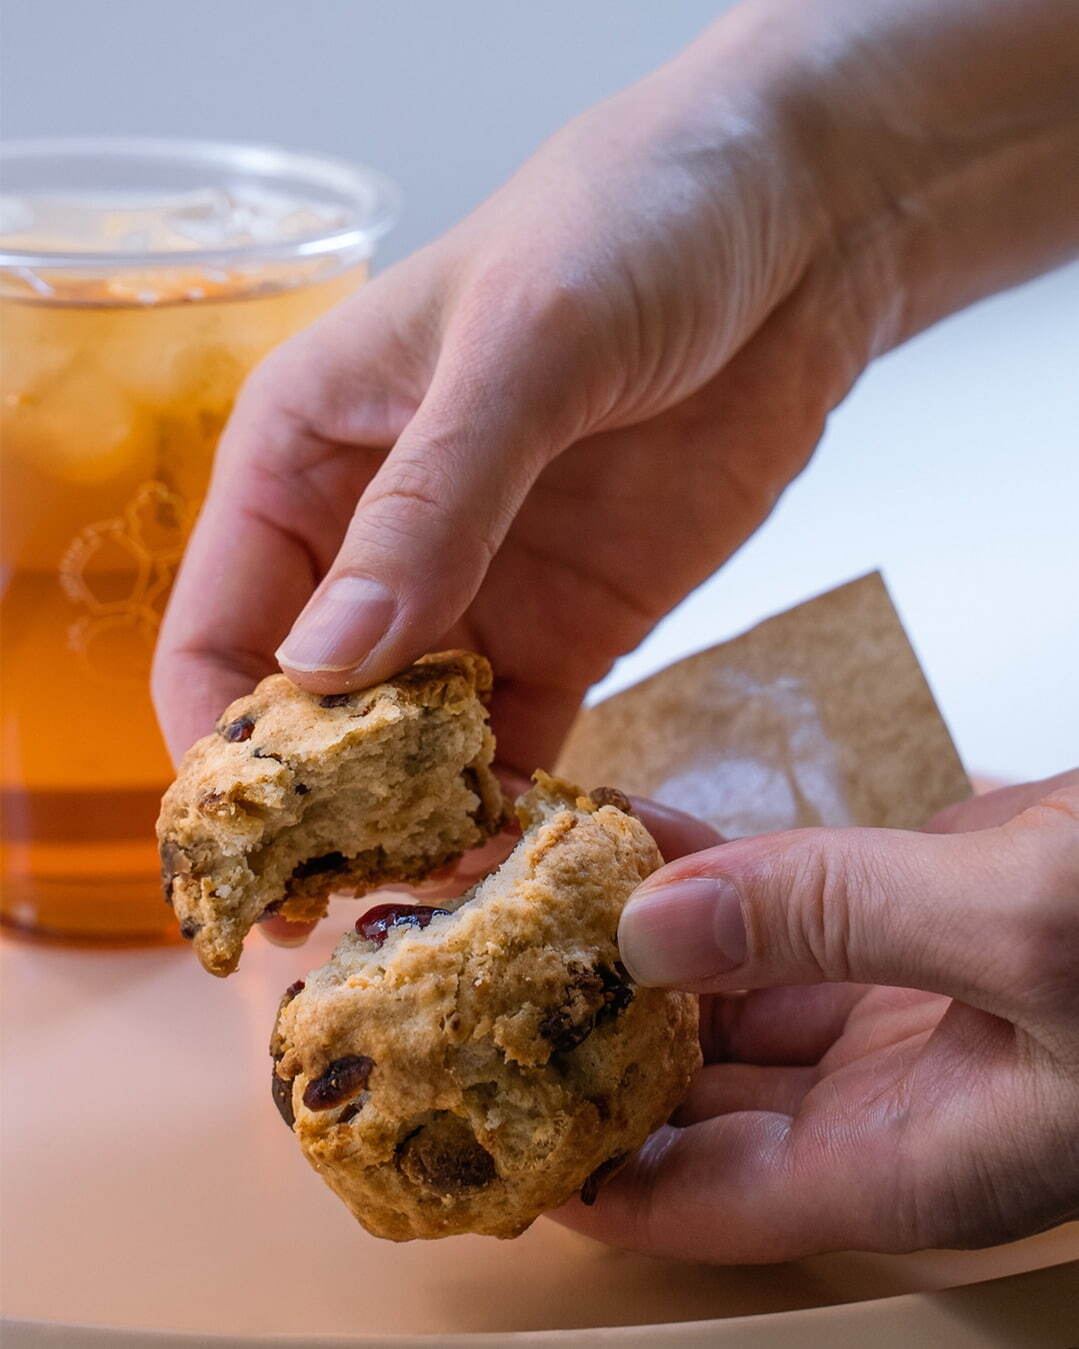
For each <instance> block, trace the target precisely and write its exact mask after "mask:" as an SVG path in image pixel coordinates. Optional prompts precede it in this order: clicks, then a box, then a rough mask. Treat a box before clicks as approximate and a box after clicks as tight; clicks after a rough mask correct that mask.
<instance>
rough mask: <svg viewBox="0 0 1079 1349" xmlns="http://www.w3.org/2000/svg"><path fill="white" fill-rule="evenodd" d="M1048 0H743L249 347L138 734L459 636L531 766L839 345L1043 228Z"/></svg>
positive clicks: (187, 727) (178, 740)
mask: <svg viewBox="0 0 1079 1349" xmlns="http://www.w3.org/2000/svg"><path fill="white" fill-rule="evenodd" d="M1066 8H1067V6H1063V7H1062V6H1059V5H1050V4H1048V3H1046V0H1023V2H1022V3H1017V0H981V3H979V4H978V5H976V6H973V7H972V6H970V5H969V4H966V3H964V2H963V0H951V2H950V3H946V4H942V3H941V0H918V2H917V3H905V4H895V3H881V0H872V3H870V0H867V2H866V3H865V4H864V5H862V4H860V5H852V4H850V3H849V0H844V2H843V3H837V0H813V3H807V4H804V5H796V6H792V5H790V4H789V3H788V2H786V0H751V2H750V3H748V4H745V5H742V6H739V7H737V8H736V9H734V10H732V11H731V12H730V13H729V14H727V15H726V16H724V18H723V19H721V20H720V22H719V23H718V24H716V25H715V26H714V27H713V28H712V29H711V30H709V32H708V33H706V34H705V35H704V36H703V37H702V38H701V39H700V40H699V41H698V42H697V43H696V44H694V46H693V47H691V48H689V50H688V51H687V52H685V53H684V54H683V55H682V56H681V57H679V58H678V59H677V60H676V61H674V62H672V63H671V64H670V65H669V66H667V67H665V68H664V69H663V70H660V71H658V72H657V73H656V74H654V75H652V76H650V77H649V78H648V79H646V80H645V81H643V82H642V83H641V84H640V85H638V86H636V87H635V88H633V89H630V90H628V91H626V92H625V93H623V94H621V95H619V96H617V97H616V98H613V99H611V100H609V101H608V102H606V103H604V104H602V105H600V106H599V107H597V108H595V109H593V110H592V111H590V112H589V113H587V114H586V115H585V116H583V117H581V118H578V119H577V120H576V121H575V122H573V123H571V124H570V125H569V126H568V127H567V128H566V129H565V130H563V131H562V132H560V133H559V134H558V135H557V136H555V137H554V138H553V139H552V140H551V141H550V142H549V143H548V144H547V145H546V146H544V147H543V149H542V150H541V151H540V152H539V153H538V154H537V155H536V156H535V157H534V158H533V159H532V160H531V161H530V162H529V163H528V164H527V165H526V166H525V167H524V169H523V170H522V171H521V172H520V173H519V174H518V175H517V176H516V177H515V178H514V179H512V180H511V181H510V182H509V183H508V184H507V185H506V187H504V188H503V189H502V190H501V191H499V192H498V193H496V194H495V195H494V196H493V197H492V198H491V199H490V200H489V201H488V202H487V203H485V204H484V205H483V206H482V207H481V208H480V209H479V210H478V211H477V212H475V214H474V215H473V216H471V217H470V218H469V219H468V220H466V221H465V222H464V223H463V224H462V225H460V226H459V227H458V228H456V229H455V230H453V231H452V232H451V233H450V234H448V235H447V236H446V237H444V238H443V239H442V240H440V241H439V242H438V243H436V244H434V245H433V246H431V247H430V248H427V249H425V250H423V251H421V252H420V253H418V254H416V255H415V256H414V257H412V258H410V259H409V260H407V261H406V262H404V263H403V264H401V265H400V266H398V267H395V268H393V269H392V270H390V271H389V272H387V273H385V274H384V275H382V276H381V277H379V278H378V279H377V280H375V281H374V282H372V283H371V284H370V285H368V286H366V287H364V288H363V289H362V290H361V291H360V292H359V293H358V294H357V295H356V296H355V297H354V298H352V299H350V300H348V301H347V302H346V303H345V304H343V305H342V306H340V307H339V308H338V309H336V310H335V311H333V312H332V313H330V314H329V315H328V316H327V317H326V318H324V319H323V320H322V321H321V322H319V323H317V324H315V325H314V326H313V327H312V328H310V329H309V330H308V331H306V332H305V333H302V334H301V335H299V336H298V337H296V338H295V339H294V340H293V341H291V342H289V343H287V344H286V345H285V346H284V347H282V348H280V349H279V350H278V351H277V352H276V353H275V354H273V355H271V357H270V358H269V360H268V361H267V362H266V363H265V364H264V365H263V366H262V367H261V368H260V369H259V370H258V371H256V373H255V374H254V375H253V377H252V378H251V380H250V381H249V382H248V384H247V386H246V388H245V390H244V391H243V393H242V395H241V397H240V400H239V402H238V404H237V407H236V410H235V413H234V415H233V418H232V420H231V422H230V425H229V427H228V429H227V431H226V433H225V436H224V438H223V440H222V443H221V446H220V450H219V455H218V463H217V467H216V470H215V474H214V480H213V483H212V486H211V489H210V493H209V496H208V498H207V501H206V505H205V508H204V510H203V513H202V517H201V519H200V521H199V524H198V526H197V528H196V530H195V533H194V536H193V538H192V540H191V543H190V547H189V549H188V553H187V558H186V560H185V563H184V566H183V569H182V571H181V574H180V576H179V579H178V581H177V584H176V587H175V590H174V594H173V598H172V603H171V605H170V608H169V612H168V615H167V618H166V621H165V624H164V627H163V630H162V634H161V639H160V643H159V647H158V655H157V660H156V663H155V672H154V690H155V698H156V701H157V704H158V709H159V712H160V714H161V717H162V722H163V726H164V729H165V731H166V735H167V739H168V741H169V744H170V747H171V749H172V751H173V753H174V754H175V755H179V754H180V753H182V751H183V750H184V749H185V748H186V747H187V745H188V744H189V743H190V742H191V740H193V739H194V738H195V737H196V736H198V735H201V734H203V733H205V732H206V731H208V730H209V728H210V727H211V726H212V724H213V720H214V718H215V717H216V716H217V715H218V714H219V712H220V711H221V709H222V707H223V706H224V705H225V704H226V703H228V702H229V701H230V700H231V699H232V698H233V697H235V696H237V695H238V694H240V693H242V692H244V691H246V690H247V689H248V688H249V687H250V686H251V684H252V683H253V682H254V681H255V680H256V679H258V678H260V677H261V676H262V675H264V674H266V673H268V672H269V671H270V670H272V669H273V668H274V664H275V655H274V653H275V649H276V648H278V646H279V644H280V643H282V642H283V643H284V645H283V647H281V650H280V652H279V653H278V654H279V658H280V662H281V665H282V668H283V669H284V670H285V671H286V673H288V674H289V675H290V676H292V678H294V679H295V680H296V682H297V683H299V684H301V685H303V686H304V687H307V688H310V689H312V690H314V691H317V692H331V691H337V690H344V689H350V688H355V687H359V686H361V685H363V684H365V683H372V682H375V681H376V680H378V679H380V678H382V677H384V676H386V675H389V674H391V673H393V672H395V671H396V670H398V669H400V668H401V667H402V666H403V665H405V664H406V663H407V662H408V661H410V660H412V659H414V658H415V657H416V656H418V655H419V654H421V653H422V652H423V651H424V650H428V649H434V648H438V647H442V646H446V645H450V644H462V645H466V646H469V647H473V648H475V649H478V650H480V651H483V652H485V653H486V654H487V655H488V656H490V658H491V660H492V662H493V664H494V667H495V670H496V673H497V677H498V683H497V688H496V695H495V702H494V708H493V719H494V724H495V729H496V731H497V733H498V736H499V743H500V750H501V754H502V757H503V759H504V761H505V762H506V763H508V764H510V765H512V766H515V767H517V768H518V769H521V770H523V771H524V772H526V773H528V772H531V771H532V769H533V768H535V767H536V766H537V764H550V763H551V762H552V760H553V758H554V754H555V751H556V748H557V745H558V742H559V740H560V739H561V736H562V734H563V733H564V730H565V728H566V727H567V725H568V723H569V721H570V719H571V718H572V716H573V714H574V712H575V710H576V708H577V706H578V704H579V701H580V698H581V696H582V694H583V692H584V690H585V689H586V688H587V687H588V685H589V684H591V683H592V682H593V681H595V680H596V679H598V678H599V677H601V676H602V675H603V674H604V673H605V671H606V670H607V669H608V667H609V666H610V664H611V662H612V661H613V660H614V659H615V658H617V657H618V656H619V655H621V654H622V653H623V652H625V651H627V650H628V649H630V648H632V647H633V646H635V645H636V644H637V643H638V642H639V641H640V640H641V639H642V638H643V637H644V635H645V634H646V633H647V632H648V631H649V629H650V628H651V627H652V626H653V625H654V624H655V622H656V621H657V620H658V619H659V618H660V617H662V615H663V614H665V613H666V612H667V611H668V610H669V609H670V608H671V607H672V606H673V605H674V604H675V603H677V602H678V601H679V600H680V599H681V598H682V597H683V596H684V595H685V594H686V593H687V592H688V591H689V590H690V589H692V588H693V587H694V586H695V585H697V584H698V583H699V582H701V581H702V580H704V579H705V578H706V577H707V576H708V575H709V574H710V573H711V572H712V571H714V570H715V568H716V567H717V566H718V565H719V564H720V563H721V562H722V561H723V560H724V559H725V558H726V557H728V556H729V555H730V553H731V552H733V551H734V549H735V548H737V547H738V546H739V544H740V543H741V542H742V541H743V540H744V539H745V538H746V537H747V536H748V535H749V534H750V533H751V532H752V531H753V530H754V529H755V528H756V527H757V526H758V525H759V524H760V523H761V521H762V520H763V519H764V518H765V516H766V515H767V514H768V512H769V511H770V510H771V508H772V506H773V505H774V503H775V501H776V499H777V497H778V495H779V494H780V492H781V491H782V490H783V488H784V487H785V486H786V485H787V483H788V482H789V481H790V480H791V478H792V477H793V476H794V475H795V474H796V473H797V472H798V471H799V470H800V469H801V468H802V466H803V465H804V464H805V462H806V460H807V458H808V456H809V455H810V453H811V452H812V449H813V447H814V445H815V444H816V442H817V439H818V437H819V435H820V432H821V428H822V426H823V423H824V419H825V417H826V416H827V414H828V412H829V411H830V410H831V408H832V407H834V406H835V404H836V403H837V402H838V401H839V400H840V399H841V398H842V397H843V395H844V393H845V392H846V390H847V389H848V387H849V386H850V384H851V382H852V381H853V380H854V379H855V378H856V376H857V375H858V373H859V372H860V370H861V369H862V367H863V366H864V364H865V363H866V361H867V360H868V359H869V358H870V356H871V355H872V354H873V353H875V352H876V351H879V350H883V349H885V348H887V347H888V346H890V345H892V344H893V343H894V342H896V341H899V340H901V339H902V338H903V337H904V336H906V335H907V334H908V333H909V332H911V331H914V330H916V329H917V327H919V326H921V325H922V324H924V323H927V322H929V321H931V320H932V319H933V318H934V317H936V316H937V315H939V314H940V313H943V312H947V311H948V309H949V308H950V307H953V306H954V305H955V304H959V303H966V302H968V301H969V300H970V299H971V298H973V297H974V296H975V295H977V294H979V293H981V292H982V291H984V290H986V289H991V288H993V287H994V286H998V285H1002V284H1005V283H1007V282H1009V281H1011V280H1014V279H1017V277H1018V276H1019V275H1022V274H1023V273H1024V271H1029V270H1035V269H1036V268H1037V267H1038V266H1041V265H1045V263H1046V262H1047V261H1049V260H1051V259H1052V258H1053V257H1055V256H1057V255H1058V254H1059V253H1060V251H1061V249H1062V248H1063V247H1064V244H1065V242H1066V240H1068V239H1071V238H1073V237H1074V221H1075V219H1077V218H1079V210H1077V209H1075V207H1074V205H1073V192H1074V190H1075V182H1073V179H1074V178H1075V176H1074V175H1073V176H1072V178H1069V177H1068V175H1064V176H1063V177H1062V176H1061V174H1060V172H1059V164H1060V163H1062V162H1066V160H1067V155H1068V143H1067V137H1068V134H1069V133H1068V128H1069V127H1074V125H1075V124H1076V123H1075V119H1074V118H1073V117H1072V116H1071V114H1070V113H1069V109H1071V108H1072V107H1073V106H1074V97H1075V82H1074V81H1072V80H1070V79H1069V74H1068V62H1067V59H1066V56H1065V53H1066V51H1067V50H1068V42H1069V28H1068V25H1067V17H1066V16H1065V15H1063V14H1062V13H1061V10H1062V9H1066ZM1072 30H1074V25H1072ZM1002 53H1004V54H1006V62H1005V64H1006V68H1007V79H1005V78H1004V77H1003V75H1002V70H1003V67H1002V64H1001V62H1002V59H1003V58H1002ZM942 70H944V71H945V72H946V79H942V78H941V71H942ZM942 90H946V91H947V93H946V96H942ZM957 126H962V127H963V128H964V131H963V134H961V135H957V134H956V133H955V128H956V127H957ZM1016 146H1020V147H1021V149H1020V150H1016V149H1015V147H1016ZM1077 181H1079V180H1077ZM960 187H961V190H959V189H960ZM978 231H981V232H982V233H981V234H979V233H978ZM312 592H314V594H313V596H312ZM301 611H302V612H301ZM297 614H299V615H300V617H299V619H298V621H297Z"/></svg>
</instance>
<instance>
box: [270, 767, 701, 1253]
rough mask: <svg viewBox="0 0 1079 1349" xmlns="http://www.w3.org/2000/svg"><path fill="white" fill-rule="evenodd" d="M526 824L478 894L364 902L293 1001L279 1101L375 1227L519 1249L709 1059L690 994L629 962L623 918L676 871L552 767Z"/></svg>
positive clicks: (612, 1167)
mask: <svg viewBox="0 0 1079 1349" xmlns="http://www.w3.org/2000/svg"><path fill="white" fill-rule="evenodd" d="M518 815H519V818H520V820H521V824H522V826H523V828H524V833H523V836H522V838H521V840H520V842H519V843H518V844H517V847H516V848H515V849H514V851H513V853H512V854H511V855H510V857H509V858H508V859H507V860H506V861H505V862H504V863H503V865H502V866H501V867H500V868H499V869H498V870H497V871H496V872H494V873H493V874H491V875H490V876H488V877H487V878H486V879H485V880H484V881H482V882H481V883H480V885H479V886H478V887H476V888H475V889H474V890H473V891H472V892H470V893H469V894H468V895H465V896H463V897H462V898H461V899H458V900H456V901H450V902H449V903H446V904H444V906H443V907H440V908H432V907H430V906H416V907H412V906H408V905H405V904H381V905H379V906H377V907H376V908H374V909H371V910H370V911H369V912H367V913H366V914H364V915H363V916H362V917H361V918H360V919H359V921H358V922H357V924H356V929H357V930H356V932H355V934H350V935H348V936H345V937H344V938H343V939H342V940H341V941H340V943H339V944H338V946H337V948H336V950H335V951H334V954H333V956H332V958H331V959H330V961H329V962H328V963H327V964H326V965H324V966H323V967H322V968H321V969H319V970H316V971H315V972H314V973H312V974H309V975H308V976H307V978H306V980H305V981H303V982H298V983H296V984H294V985H292V987H291V988H289V989H288V990H287V991H286V993H285V996H284V998H283V999H282V1002H281V1007H280V1010H279V1012H278V1017H277V1024H276V1026H275V1028H274V1033H273V1039H272V1042H271V1054H272V1056H273V1060H274V1077H273V1088H274V1091H273V1094H274V1099H275V1101H276V1102H277V1105H278V1108H279V1110H280V1111H281V1113H282V1115H283V1116H284V1118H285V1121H286V1123H288V1124H289V1125H290V1127H291V1128H292V1130H293V1132H294V1134H295V1136H296V1138H297V1139H298V1141H299V1143H300V1146H301V1148H302V1149H303V1151H304V1154H305V1155H306V1157H307V1159H308V1160H309V1161H310V1163H311V1164H312V1166H313V1167H314V1168H315V1170H316V1171H318V1173H319V1174H320V1175H321V1176H322V1178H323V1179H324V1180H325V1181H326V1183H327V1184H328V1185H329V1186H330V1187H331V1188H332V1189H333V1190H334V1191H335V1192H336V1193H337V1194H338V1195H339V1196H340V1198H341V1199H342V1200H344V1202H345V1203H346V1204H347V1205H348V1207H349V1209H350V1210H351V1211H352V1213H353V1214H354V1215H355V1216H356V1217H357V1218H358V1219H359V1221H360V1222H361V1223H362V1224H363V1226H364V1227H366V1228H367V1229H368V1230H369V1231H370V1232H373V1233H374V1234H375V1235H376V1236H381V1237H389V1238H391V1239H392V1240H394V1241H407V1240H410V1239H412V1238H416V1237H427V1238H430V1237H443V1236H450V1235H453V1234H455V1233H463V1232H478V1233H486V1234H489V1235H493V1236H498V1237H513V1236H516V1235H518V1234H519V1233H520V1232H522V1231H524V1229H525V1228H526V1227H528V1226H529V1224H530V1223H531V1222H533V1220H534V1219H535V1218H537V1217H538V1216H539V1215H540V1214H541V1213H543V1212H544V1211H546V1210H548V1209H551V1208H554V1207H557V1206H558V1205H560V1204H562V1203H564V1202H565V1201H566V1200H567V1199H568V1198H569V1197H570V1196H571V1195H573V1194H575V1193H580V1194H581V1195H582V1197H583V1198H584V1199H585V1200H586V1202H590V1201H591V1200H592V1199H594V1198H595V1195H596V1191H597V1189H598V1187H599V1185H600V1184H601V1183H602V1182H603V1181H604V1180H605V1179H606V1178H607V1177H608V1176H610V1175H611V1174H613V1173H614V1172H615V1171H616V1170H617V1169H618V1167H619V1166H620V1165H621V1163H622V1162H623V1161H624V1160H625V1159H626V1158H627V1157H628V1156H629V1154H631V1153H632V1152H634V1151H635V1150H636V1149H637V1148H639V1147H640V1146H641V1144H642V1143H643V1142H644V1141H645V1139H646V1138H647V1137H648V1135H649V1134H650V1133H651V1132H652V1131H653V1130H654V1129H656V1128H657V1127H658V1126H659V1125H661V1124H663V1123H664V1122H665V1121H666V1119H667V1118H668V1116H669V1115H670V1114H671V1112H672V1111H673V1110H674V1109H675V1107H676V1106H677V1105H678V1104H679V1103H680V1102H681V1101H682V1099H683V1098H684V1096H685V1093H686V1090H687V1088H688V1086H689V1082H690V1079H691V1078H692V1076H693V1075H694V1073H695V1072H696V1071H697V1068H698V1067H699V1065H700V1049H699V1041H698V1024H697V1020H698V1019H697V999H696V998H695V997H694V996H692V995H691V994H687V993H679V992H673V991H669V990H665V989H655V988H643V987H639V986H637V985H636V984H635V983H634V982H633V980H632V978H631V977H630V975H629V974H628V972H627V971H626V969H625V967H624V966H623V965H622V964H621V963H620V961H619V956H618V948H617V945H616V940H615V938H616V932H617V928H618V919H619V915H620V914H621V911H622V907H623V905H624V904H625V902H626V900H627V898H628V897H629V895H630V894H631V892H632V891H633V890H634V889H635V887H636V886H637V885H638V884H639V883H640V882H641V881H642V880H643V879H644V878H645V877H646V876H648V875H649V874H650V873H651V872H652V871H653V870H655V868H656V867H657V866H659V865H660V863H661V861H662V859H661V858H660V855H659V852H658V850H657V848H656V845H655V842H654V841H653V839H652V837H651V835H650V834H649V833H648V831H647V829H646V828H645V827H644V825H643V824H642V823H641V822H640V821H639V820H638V819H637V818H636V817H635V816H634V815H633V814H632V813H631V812H630V810H629V805H628V802H627V801H626V800H625V798H624V797H622V796H621V795H620V794H619V793H610V792H600V793H594V794H593V795H591V796H586V795H584V794H582V793H580V792H578V791H577V789H576V788H573V787H570V786H568V785H567V784H565V783H561V782H558V781H556V780H554V779H551V778H549V777H547V776H546V775H545V774H542V773H539V774H537V775H536V786H535V787H534V788H533V789H532V791H530V792H529V793H528V794H527V795H526V796H524V797H523V798H522V799H521V801H520V802H519V803H518Z"/></svg>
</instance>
